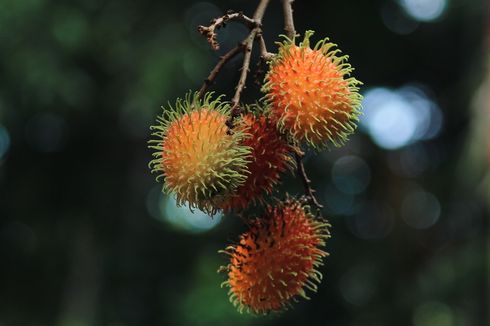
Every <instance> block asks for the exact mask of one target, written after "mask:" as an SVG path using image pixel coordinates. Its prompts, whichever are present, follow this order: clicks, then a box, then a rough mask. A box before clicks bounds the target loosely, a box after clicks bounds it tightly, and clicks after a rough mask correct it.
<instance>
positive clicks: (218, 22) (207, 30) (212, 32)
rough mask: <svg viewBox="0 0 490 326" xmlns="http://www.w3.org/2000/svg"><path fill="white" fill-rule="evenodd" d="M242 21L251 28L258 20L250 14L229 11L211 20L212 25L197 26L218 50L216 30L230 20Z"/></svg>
mask: <svg viewBox="0 0 490 326" xmlns="http://www.w3.org/2000/svg"><path fill="white" fill-rule="evenodd" d="M232 20H235V21H240V22H242V23H244V24H245V26H247V27H248V28H249V29H253V28H255V27H257V21H256V20H255V19H252V18H250V17H248V16H245V15H244V14H243V12H241V11H240V12H232V11H231V12H227V13H226V14H224V15H223V16H221V17H218V18H215V19H213V20H212V21H211V25H209V26H202V25H199V26H198V27H197V30H198V31H199V33H201V34H202V35H203V36H205V37H206V38H207V39H208V42H209V44H210V45H211V47H212V48H213V50H218V49H219V43H218V40H217V34H216V31H217V30H218V29H220V28H221V27H223V26H225V25H226V23H227V22H229V21H232Z"/></svg>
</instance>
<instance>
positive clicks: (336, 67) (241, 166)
mask: <svg viewBox="0 0 490 326" xmlns="http://www.w3.org/2000/svg"><path fill="white" fill-rule="evenodd" d="M227 15H229V17H235V16H233V14H227ZM236 17H238V16H236ZM227 19H231V18H227ZM204 30H206V31H208V33H210V32H209V30H210V29H209V28H208V29H204ZM312 34H313V32H311V31H308V32H307V33H306V34H305V37H304V39H303V41H302V42H301V43H300V44H299V45H296V44H295V40H294V38H293V39H289V38H286V39H285V40H284V41H283V42H282V43H280V44H279V50H278V53H277V54H276V55H274V56H273V57H272V58H271V60H270V61H269V70H268V72H267V74H266V76H265V80H264V84H263V87H262V91H263V92H264V97H263V98H262V99H261V100H259V102H258V104H255V105H249V106H247V105H243V104H238V103H236V102H234V101H232V102H227V101H224V100H223V97H222V96H218V97H214V95H213V93H205V92H202V91H201V92H196V93H192V92H191V93H188V94H187V96H186V97H185V98H184V99H178V100H177V101H176V104H175V106H173V107H172V106H169V107H167V108H164V109H163V113H162V114H161V115H160V116H159V117H158V118H157V124H156V125H155V126H152V127H151V129H152V131H153V133H152V139H151V140H150V141H149V143H150V148H152V149H153V150H154V153H153V159H152V160H151V162H150V168H151V170H152V172H155V173H158V177H157V179H161V180H162V181H163V191H164V192H165V193H166V194H169V195H174V196H175V197H176V201H177V203H178V204H179V205H182V204H188V205H189V206H190V208H191V209H193V208H198V209H200V210H202V211H204V212H206V213H208V214H210V215H213V214H215V213H216V212H217V211H220V210H221V211H223V212H225V213H235V212H239V213H243V212H245V213H246V211H247V209H248V208H249V207H251V206H253V205H256V204H260V205H263V206H264V207H265V208H264V212H263V214H262V215H261V216H260V217H258V218H253V219H252V218H250V219H248V218H245V219H246V221H247V222H246V225H247V226H248V229H247V230H246V231H245V232H244V233H243V234H242V235H241V236H240V238H239V242H238V243H237V244H236V245H231V246H228V247H226V249H225V250H223V251H222V252H223V253H225V254H227V255H229V262H228V264H227V265H226V266H224V267H222V268H221V270H222V271H226V273H227V276H228V280H227V281H225V282H224V283H223V284H224V285H226V286H227V287H229V296H230V301H231V302H232V303H233V304H234V305H235V306H237V307H238V309H239V310H240V311H242V310H246V311H249V312H251V313H255V314H266V313H269V312H271V311H279V310H282V309H284V308H287V307H288V306H290V305H291V302H292V301H296V299H297V298H299V297H303V298H308V296H307V294H306V291H305V289H308V290H311V291H316V290H317V287H318V284H319V283H320V280H321V278H322V276H321V273H320V272H319V271H318V268H319V266H321V265H322V260H323V258H324V257H326V256H327V253H326V252H325V251H323V249H322V247H323V246H324V245H325V241H326V239H328V238H329V237H330V233H329V226H330V225H329V224H328V222H327V221H326V220H325V219H324V218H323V217H321V211H320V208H321V207H320V205H317V207H316V208H317V210H316V212H317V214H313V213H312V210H311V209H310V206H309V205H308V204H307V203H308V202H309V203H313V204H316V203H317V202H316V199H314V197H313V195H312V193H313V191H311V189H310V191H309V192H307V194H306V196H302V197H300V198H299V199H298V198H294V197H290V196H289V195H287V196H286V199H285V200H283V201H280V200H277V199H272V204H271V203H270V202H271V201H269V197H270V196H271V195H272V194H273V192H274V191H275V190H276V189H277V186H278V184H279V182H280V178H281V175H282V174H283V173H284V172H285V171H287V170H289V169H292V168H294V167H295V165H296V162H297V160H298V157H299V158H301V154H302V153H303V150H305V149H307V148H308V147H311V148H313V149H315V150H319V149H322V148H325V147H328V146H329V145H334V146H340V145H342V144H343V143H344V142H345V141H346V140H347V137H348V136H349V135H350V134H351V133H352V132H353V131H354V129H355V128H356V122H357V119H358V115H359V113H360V101H361V95H360V94H359V92H358V85H360V84H361V83H360V82H359V81H357V80H356V79H355V78H353V77H350V76H349V75H350V73H351V72H352V70H353V69H352V68H351V66H350V65H349V64H348V63H347V56H339V53H340V51H339V50H337V49H335V44H333V43H330V42H328V39H325V40H323V41H320V42H318V43H317V44H316V45H315V46H314V47H313V48H311V47H310V37H311V35H312ZM238 94H239V93H238ZM293 156H296V160H294V159H293ZM298 162H301V161H298ZM300 167H301V168H300ZM298 171H299V172H302V173H304V168H303V166H302V163H301V166H298ZM303 177H304V180H308V179H307V177H306V176H305V175H303ZM306 183H308V182H306ZM268 202H269V204H267V203H268ZM241 216H246V214H245V215H243V214H241Z"/></svg>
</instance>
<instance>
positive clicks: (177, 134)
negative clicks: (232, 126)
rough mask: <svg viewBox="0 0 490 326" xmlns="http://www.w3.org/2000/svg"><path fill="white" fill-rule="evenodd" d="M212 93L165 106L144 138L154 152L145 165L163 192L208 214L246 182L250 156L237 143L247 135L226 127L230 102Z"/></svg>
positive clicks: (239, 130) (190, 95)
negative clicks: (150, 137) (166, 107)
mask: <svg viewBox="0 0 490 326" xmlns="http://www.w3.org/2000/svg"><path fill="white" fill-rule="evenodd" d="M211 97H212V95H211V94H210V93H208V94H206V95H205V96H204V98H203V99H200V98H199V96H198V94H197V93H196V94H192V93H189V94H188V95H187V96H186V98H185V99H184V100H181V99H178V100H177V102H176V105H175V107H169V108H168V109H165V108H164V110H163V114H162V115H161V116H159V117H158V118H157V124H156V125H155V126H152V127H151V130H153V133H152V137H153V139H151V140H150V141H149V144H150V148H152V149H154V150H155V152H154V153H153V160H152V161H151V162H150V168H151V170H152V172H156V173H158V174H159V176H158V177H157V179H159V177H163V179H164V181H163V191H164V192H165V193H172V194H175V196H176V201H177V203H178V204H179V205H182V204H184V203H186V202H188V203H189V207H190V208H191V209H192V208H199V209H201V210H202V211H204V212H206V213H208V214H214V213H215V212H216V210H217V208H218V207H219V206H220V204H221V202H222V201H223V200H224V198H228V197H229V195H230V194H232V193H234V191H235V190H236V189H237V187H239V186H240V185H242V184H243V183H244V182H245V180H246V179H247V175H248V174H249V173H248V171H247V163H248V156H249V154H250V148H249V147H247V146H244V145H243V144H242V142H243V140H244V138H245V137H247V135H246V134H245V133H244V132H243V131H241V129H240V128H237V129H236V130H233V132H231V131H230V130H229V128H228V127H227V125H226V122H227V121H228V119H229V118H230V105H229V104H228V103H226V102H222V101H221V100H220V97H218V98H217V99H215V100H212V99H211Z"/></svg>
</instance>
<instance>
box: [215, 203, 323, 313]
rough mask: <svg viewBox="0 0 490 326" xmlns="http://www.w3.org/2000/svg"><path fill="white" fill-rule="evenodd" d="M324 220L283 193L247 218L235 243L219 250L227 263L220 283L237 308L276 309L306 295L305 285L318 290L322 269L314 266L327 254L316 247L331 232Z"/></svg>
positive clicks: (284, 306)
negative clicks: (261, 212) (280, 199)
mask: <svg viewBox="0 0 490 326" xmlns="http://www.w3.org/2000/svg"><path fill="white" fill-rule="evenodd" d="M329 226H330V225H329V224H327V223H325V222H324V221H322V220H319V219H317V218H316V217H315V216H313V215H312V214H311V213H310V209H309V207H308V206H307V205H305V204H304V203H303V202H302V201H299V200H297V199H292V198H288V199H286V200H285V201H284V202H279V203H277V204H276V205H274V206H268V207H267V208H266V211H265V214H264V215H263V216H262V217H260V218H256V219H254V220H252V221H251V222H250V224H249V230H248V231H246V232H245V233H243V234H242V235H241V236H240V240H239V243H238V244H236V245H231V246H228V247H227V248H226V249H225V250H223V251H222V252H223V253H226V254H228V255H229V256H230V262H229V264H228V265H227V266H225V267H222V268H221V270H225V271H227V272H228V280H227V281H225V282H223V284H222V286H223V285H225V286H227V287H229V288H230V289H229V297H230V301H231V302H232V303H233V304H234V305H235V306H237V307H238V310H239V311H240V312H242V311H243V310H247V311H249V312H252V313H255V314H266V313H269V312H271V311H280V310H283V309H285V308H287V307H288V306H290V305H291V301H296V299H297V298H298V297H303V298H306V299H309V298H308V296H307V294H306V292H305V289H309V290H311V291H316V290H317V284H318V283H320V281H321V279H322V274H321V273H320V272H319V271H318V270H317V269H316V268H318V267H319V266H320V265H322V258H323V257H325V256H327V253H326V252H324V251H323V250H321V249H320V247H322V246H324V245H325V240H326V239H328V238H329V237H330V234H329V231H328V228H329Z"/></svg>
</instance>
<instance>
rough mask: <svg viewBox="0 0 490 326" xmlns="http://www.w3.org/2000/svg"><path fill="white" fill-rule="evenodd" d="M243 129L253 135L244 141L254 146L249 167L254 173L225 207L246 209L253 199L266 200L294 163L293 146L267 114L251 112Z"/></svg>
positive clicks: (246, 144) (227, 201) (251, 146)
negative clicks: (264, 197) (282, 135)
mask: <svg viewBox="0 0 490 326" xmlns="http://www.w3.org/2000/svg"><path fill="white" fill-rule="evenodd" d="M240 120H241V124H240V125H241V127H238V128H242V129H243V132H245V133H247V134H248V135H249V137H246V138H244V139H243V140H242V145H243V146H246V147H250V148H251V153H250V158H249V163H248V165H247V170H248V171H249V172H250V174H249V175H248V176H247V179H246V181H245V182H244V183H243V184H242V185H240V186H239V187H238V188H237V190H236V192H235V194H233V195H231V196H230V197H229V198H228V199H227V200H225V201H224V202H223V205H222V207H223V209H224V210H225V211H232V210H241V209H245V208H246V207H247V206H248V205H249V204H250V203H255V202H256V201H259V202H262V201H263V196H264V194H270V193H271V192H272V190H273V188H274V186H275V185H276V184H277V183H278V182H279V179H280V175H281V173H282V172H284V171H285V170H286V169H288V168H290V167H292V166H293V165H294V161H293V160H292V158H291V152H292V148H291V146H290V145H289V144H288V143H287V141H286V140H285V139H284V138H283V137H281V134H280V133H279V131H278V130H277V128H276V125H275V124H274V123H272V122H271V121H270V120H269V119H268V118H267V117H265V116H264V115H261V114H257V115H254V114H252V113H248V114H245V115H243V116H242V117H241V118H240Z"/></svg>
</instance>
